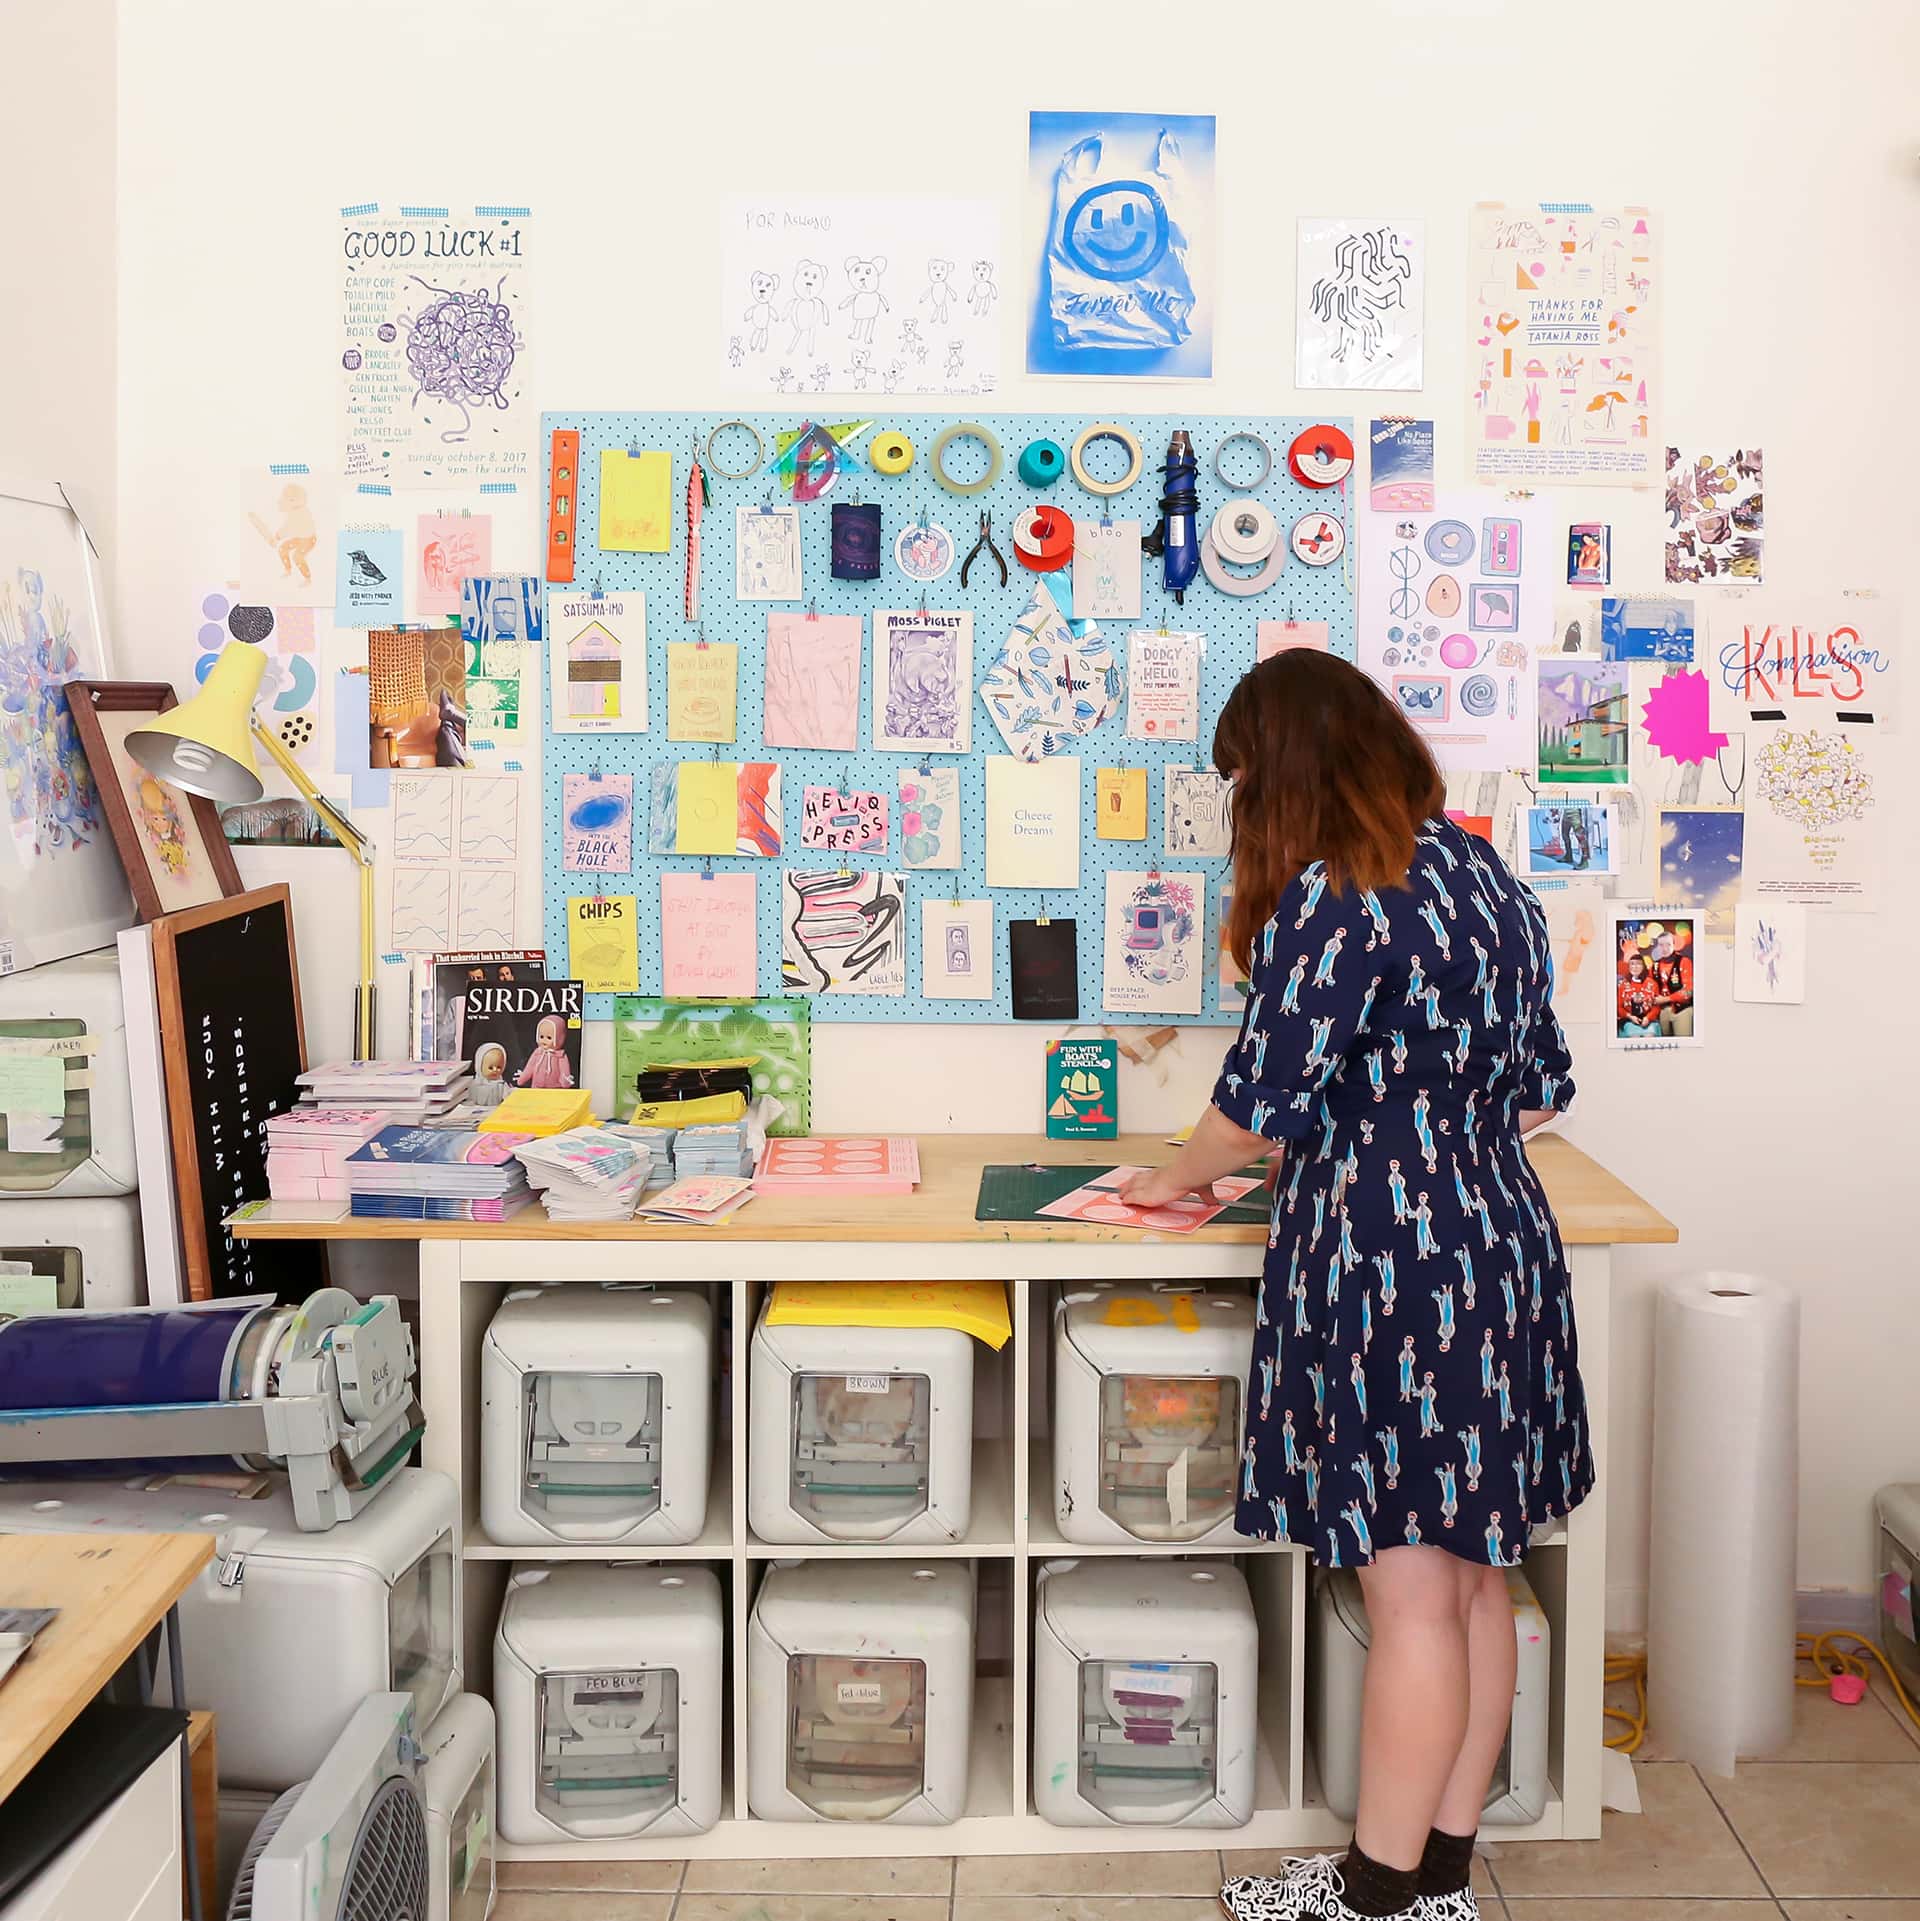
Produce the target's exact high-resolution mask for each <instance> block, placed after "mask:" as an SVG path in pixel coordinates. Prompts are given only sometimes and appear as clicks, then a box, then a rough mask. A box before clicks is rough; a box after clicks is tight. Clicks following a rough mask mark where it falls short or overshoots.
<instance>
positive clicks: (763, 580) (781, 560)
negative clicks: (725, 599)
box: [733, 504, 801, 600]
mask: <svg viewBox="0 0 1920 1921" xmlns="http://www.w3.org/2000/svg"><path fill="white" fill-rule="evenodd" d="M800 579H801V563H800V509H799V508H798V507H780V506H774V505H771V504H762V505H760V506H757V507H736V508H735V509H734V511H733V597H734V599H735V600H798V599H799V598H800V594H801V585H800Z"/></svg>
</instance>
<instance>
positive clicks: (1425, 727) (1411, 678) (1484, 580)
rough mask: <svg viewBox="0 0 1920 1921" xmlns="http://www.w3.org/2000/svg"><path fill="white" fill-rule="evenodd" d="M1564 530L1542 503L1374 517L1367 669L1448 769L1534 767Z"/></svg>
mask: <svg viewBox="0 0 1920 1921" xmlns="http://www.w3.org/2000/svg"><path fill="white" fill-rule="evenodd" d="M1559 532H1560V530H1559V527H1558V524H1557V522H1556V519H1555V516H1554V514H1553V512H1552V511H1551V509H1550V508H1549V507H1548V505H1547V503H1546V502H1545V501H1543V500H1523V501H1510V500H1506V499H1503V498H1502V497H1501V496H1500V495H1498V494H1495V493H1491V492H1465V491H1463V492H1458V493H1445V492H1443V493H1441V494H1439V495H1438V496H1437V497H1436V505H1435V510H1434V512H1432V513H1414V512H1411V511H1408V512H1403V513H1397V514H1369V515H1368V516H1367V521H1366V525H1365V527H1364V528H1363V529H1362V538H1361V541H1360V568H1359V583H1358V587H1357V589H1356V592H1355V596H1354V631H1355V634H1356V636H1357V640H1358V648H1359V652H1358V659H1359V664H1360V666H1361V667H1362V668H1364V669H1365V671H1366V672H1367V673H1369V674H1371V675H1372V676H1373V678H1374V679H1375V680H1377V681H1378V682H1379V683H1380V685H1381V686H1382V687H1384V688H1385V689H1386V690H1387V692H1388V694H1389V695H1390V696H1391V697H1392V699H1393V701H1394V704H1395V705H1396V706H1397V707H1398V708H1399V709H1400V711H1401V712H1402V713H1403V714H1405V715H1406V717H1407V718H1408V719H1409V720H1410V721H1412V723H1413V725H1414V727H1415V729H1416V730H1417V731H1418V732H1419V733H1420V735H1421V736H1422V737H1423V738H1424V739H1425V741H1426V743H1427V745H1428V746H1429V747H1431V748H1432V749H1433V752H1434V756H1435V758H1436V759H1437V760H1438V761H1439V763H1440V766H1441V768H1442V769H1443V770H1445V769H1449V768H1456V767H1458V768H1473V769H1484V768H1498V767H1526V766H1530V765H1531V764H1532V756H1533V712H1534V710H1533V657H1534V654H1535V653H1536V652H1538V651H1540V650H1542V649H1543V648H1544V647H1545V645H1546V642H1547V638H1548V633H1549V629H1550V627H1551V624H1552V620H1553V595H1554V589H1555V586H1556V585H1557V583H1558V580H1559V574H1560V539H1559Z"/></svg>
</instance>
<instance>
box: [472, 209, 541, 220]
mask: <svg viewBox="0 0 1920 1921" xmlns="http://www.w3.org/2000/svg"><path fill="white" fill-rule="evenodd" d="M474 212H475V213H477V214H483V215H485V216H487V217H488V218H489V219H491V218H495V217H498V218H499V219H502V220H531V219H532V218H533V209H532V208H531V207H475V208H474Z"/></svg>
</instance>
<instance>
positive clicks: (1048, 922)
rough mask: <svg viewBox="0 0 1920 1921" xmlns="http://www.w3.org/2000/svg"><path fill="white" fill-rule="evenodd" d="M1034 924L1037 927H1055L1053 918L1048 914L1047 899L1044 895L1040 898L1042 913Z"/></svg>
mask: <svg viewBox="0 0 1920 1921" xmlns="http://www.w3.org/2000/svg"><path fill="white" fill-rule="evenodd" d="M1033 924H1034V926H1036V927H1051V926H1052V925H1053V916H1052V915H1051V914H1049V913H1048V912H1047V897H1046V895H1044V894H1042V895H1041V896H1040V913H1039V916H1038V918H1036V919H1035V921H1034V923H1033Z"/></svg>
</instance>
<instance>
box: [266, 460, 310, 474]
mask: <svg viewBox="0 0 1920 1921" xmlns="http://www.w3.org/2000/svg"><path fill="white" fill-rule="evenodd" d="M267 472H268V473H270V474H310V473H312V472H313V469H312V468H311V467H309V466H308V465H307V463H306V462H305V461H304V460H270V461H268V462H267Z"/></svg>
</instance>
